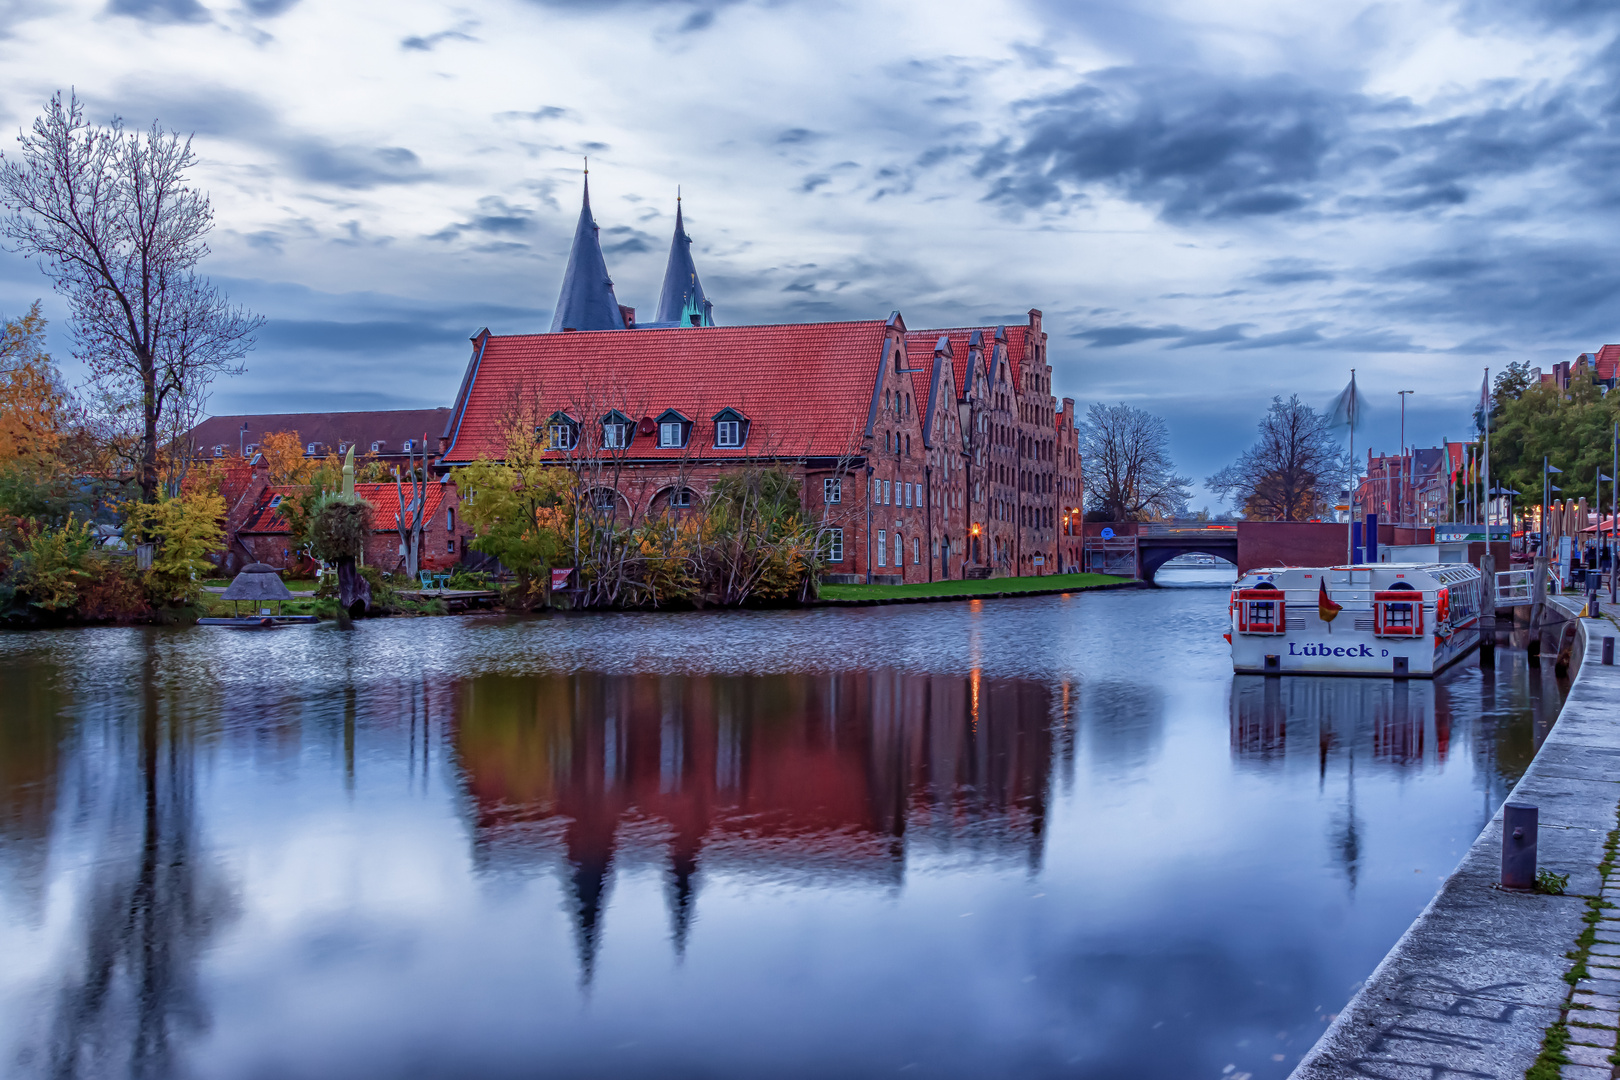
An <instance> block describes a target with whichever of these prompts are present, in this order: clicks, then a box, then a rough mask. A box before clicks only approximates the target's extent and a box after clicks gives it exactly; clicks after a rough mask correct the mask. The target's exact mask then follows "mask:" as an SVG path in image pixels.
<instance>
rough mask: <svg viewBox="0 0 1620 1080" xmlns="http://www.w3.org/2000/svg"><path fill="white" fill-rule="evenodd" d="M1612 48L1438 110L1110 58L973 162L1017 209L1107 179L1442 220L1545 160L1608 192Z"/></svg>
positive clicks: (1229, 199)
mask: <svg viewBox="0 0 1620 1080" xmlns="http://www.w3.org/2000/svg"><path fill="white" fill-rule="evenodd" d="M1611 52H1612V50H1611ZM1615 59H1616V58H1615V57H1614V56H1612V55H1611V56H1608V57H1604V58H1600V59H1599V61H1597V62H1595V63H1594V64H1593V66H1592V69H1591V70H1590V71H1588V72H1584V73H1582V76H1581V77H1580V78H1577V79H1571V80H1569V82H1568V83H1567V84H1565V85H1558V86H1552V87H1547V86H1542V85H1533V86H1519V85H1516V84H1512V83H1510V82H1501V83H1497V84H1490V85H1487V86H1486V87H1484V88H1483V89H1481V90H1480V91H1479V92H1478V93H1477V94H1476V95H1475V98H1474V99H1473V100H1471V101H1464V102H1462V103H1460V104H1455V105H1452V106H1450V107H1449V109H1448V111H1449V112H1450V113H1451V115H1446V116H1443V117H1439V118H1434V117H1431V116H1428V115H1424V114H1422V113H1420V110H1419V109H1418V108H1417V107H1416V106H1414V105H1413V104H1412V103H1411V102H1409V101H1406V100H1404V99H1375V98H1373V97H1370V96H1368V95H1366V94H1362V93H1359V92H1351V91H1338V90H1331V89H1325V88H1323V87H1320V86H1314V85H1311V84H1309V83H1306V82H1305V81H1303V80H1302V79H1300V78H1299V77H1296V76H1271V77H1267V78H1242V77H1222V76H1219V75H1215V74H1210V73H1207V72H1199V71H1174V72H1171V71H1163V70H1158V69H1148V68H1115V69H1112V70H1109V71H1105V72H1101V73H1099V74H1097V75H1095V76H1092V77H1090V78H1088V79H1087V81H1085V82H1083V83H1080V84H1078V85H1076V86H1074V87H1071V88H1069V89H1068V90H1065V91H1063V92H1061V93H1055V94H1050V95H1047V96H1044V97H1040V98H1035V99H1031V100H1028V101H1024V102H1021V103H1019V104H1018V105H1017V106H1016V107H1015V114H1016V118H1015V129H1016V130H1015V132H1014V133H1013V134H1009V135H1007V136H1005V137H1003V138H1002V139H1000V140H999V141H997V142H996V143H994V144H992V145H990V146H988V147H986V148H985V149H983V150H982V151H981V153H980V156H979V160H978V163H977V166H976V169H975V172H976V174H977V175H978V176H980V177H981V178H983V179H985V180H986V181H987V182H988V183H989V190H988V192H987V195H986V198H988V199H990V200H992V201H998V202H1002V203H1004V204H1006V205H1008V206H1011V207H1015V208H1039V207H1042V206H1047V205H1051V204H1059V205H1061V204H1062V203H1064V202H1065V201H1067V200H1070V199H1073V198H1075V197H1076V196H1077V195H1078V194H1079V193H1081V192H1083V191H1084V190H1085V189H1086V188H1088V187H1092V186H1098V187H1103V188H1106V189H1108V190H1111V191H1113V192H1116V193H1118V194H1119V195H1121V196H1123V197H1125V198H1127V199H1130V200H1132V201H1134V202H1138V203H1142V204H1144V205H1147V206H1151V207H1154V208H1155V209H1156V210H1157V211H1158V212H1159V213H1160V214H1161V215H1162V216H1163V217H1164V218H1166V219H1167V220H1171V221H1176V222H1191V221H1199V220H1202V221H1210V222H1213V221H1219V220H1222V219H1245V218H1264V217H1271V216H1277V215H1286V214H1292V213H1299V212H1304V211H1309V212H1312V213H1316V214H1327V215H1334V216H1341V217H1358V216H1365V215H1368V214H1420V215H1425V216H1435V215H1440V214H1444V213H1447V212H1451V211H1455V210H1457V209H1459V208H1461V207H1463V206H1465V205H1466V204H1468V203H1470V201H1471V200H1473V199H1474V198H1475V197H1476V195H1477V193H1478V192H1479V190H1480V189H1481V188H1482V187H1483V186H1486V185H1489V184H1490V183H1491V182H1493V181H1496V180H1499V179H1501V178H1504V177H1512V176H1519V175H1523V174H1526V173H1529V172H1531V171H1532V170H1549V169H1551V170H1560V171H1562V173H1563V175H1564V176H1565V178H1567V180H1568V181H1570V183H1569V184H1568V185H1567V189H1566V190H1565V191H1564V192H1561V194H1565V195H1566V196H1567V197H1584V198H1587V199H1592V198H1607V197H1608V192H1609V191H1610V190H1612V185H1610V183H1609V178H1610V177H1611V176H1612V174H1613V167H1614V166H1615V165H1616V164H1620V127H1617V125H1615V124H1614V122H1613V114H1614V112H1615V101H1616V100H1617V91H1620V83H1617V81H1616V73H1615V71H1614V63H1613V61H1614V60H1615Z"/></svg>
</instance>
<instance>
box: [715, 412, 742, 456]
mask: <svg viewBox="0 0 1620 1080" xmlns="http://www.w3.org/2000/svg"><path fill="white" fill-rule="evenodd" d="M747 438H748V420H747V418H746V417H744V416H743V414H742V413H740V412H738V411H737V410H736V409H721V410H720V411H719V412H717V413H715V414H714V445H715V446H718V447H720V448H721V449H726V450H735V449H737V448H739V447H741V446H742V444H743V443H744V441H746V440H747Z"/></svg>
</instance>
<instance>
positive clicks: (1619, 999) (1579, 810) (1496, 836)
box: [1293, 612, 1620, 1080]
mask: <svg viewBox="0 0 1620 1080" xmlns="http://www.w3.org/2000/svg"><path fill="white" fill-rule="evenodd" d="M1568 614H1571V615H1573V614H1574V613H1573V612H1568ZM1579 626H1580V630H1579V633H1578V635H1577V637H1576V643H1575V654H1576V657H1575V658H1576V659H1577V660H1578V661H1579V665H1580V666H1579V669H1578V671H1577V673H1576V676H1575V680H1574V682H1573V684H1572V685H1571V686H1570V689H1569V694H1568V696H1567V698H1566V699H1565V702H1564V706H1563V710H1562V712H1561V713H1560V715H1559V718H1558V722H1557V723H1556V724H1554V725H1553V728H1552V731H1551V732H1550V733H1549V734H1548V736H1547V739H1546V741H1545V742H1543V743H1542V746H1541V749H1540V751H1539V752H1538V753H1537V754H1536V757H1535V760H1534V761H1533V762H1532V763H1531V764H1530V767H1529V768H1528V769H1526V770H1525V774H1524V776H1523V778H1522V779H1520V781H1519V783H1518V785H1517V786H1516V787H1515V788H1514V789H1513V792H1512V794H1511V795H1509V796H1508V800H1507V801H1508V802H1513V803H1528V804H1531V805H1534V806H1537V807H1539V808H1540V835H1539V843H1538V848H1539V850H1538V863H1539V865H1540V866H1541V867H1542V868H1544V869H1547V870H1551V871H1552V872H1554V873H1557V874H1567V875H1569V878H1568V884H1567V886H1566V888H1565V892H1564V894H1563V895H1550V894H1547V893H1541V892H1536V893H1520V892H1508V891H1504V890H1503V889H1501V888H1499V887H1498V884H1497V883H1498V880H1499V879H1500V876H1501V857H1502V811H1501V810H1500V809H1498V810H1497V812H1496V816H1495V817H1493V818H1492V819H1491V822H1490V824H1489V825H1488V826H1486V828H1485V831H1484V832H1483V833H1481V834H1480V836H1479V839H1477V840H1476V841H1475V842H1474V844H1473V846H1472V847H1471V848H1469V850H1468V853H1467V855H1466V856H1464V858H1463V860H1462V863H1461V864H1460V865H1459V866H1458V867H1457V869H1456V870H1455V871H1453V872H1452V874H1451V876H1450V877H1448V878H1447V879H1446V881H1445V884H1444V885H1442V886H1441V888H1440V891H1439V893H1438V894H1436V896H1435V898H1434V899H1433V900H1432V901H1430V903H1429V906H1428V907H1427V908H1425V909H1424V911H1423V913H1422V914H1421V915H1419V916H1418V919H1417V921H1416V922H1414V923H1413V924H1412V926H1411V927H1410V928H1408V930H1407V931H1406V933H1405V934H1404V935H1403V936H1402V937H1401V939H1400V941H1398V942H1397V943H1396V944H1395V947H1394V949H1392V950H1391V951H1390V953H1389V955H1388V956H1386V957H1385V958H1384V960H1383V962H1382V963H1381V964H1379V965H1378V967H1377V969H1375V970H1374V971H1373V973H1372V975H1371V976H1370V977H1369V978H1368V979H1367V982H1366V983H1365V985H1364V986H1363V987H1362V989H1361V991H1360V993H1358V994H1357V995H1356V996H1355V997H1354V998H1353V999H1351V1001H1350V1003H1349V1004H1348V1005H1346V1006H1345V1008H1344V1011H1343V1012H1341V1013H1340V1014H1339V1016H1338V1018H1337V1019H1336V1020H1335V1021H1334V1022H1333V1024H1332V1026H1330V1027H1329V1028H1328V1030H1327V1031H1326V1032H1324V1033H1323V1035H1322V1038H1321V1039H1320V1040H1319V1041H1318V1042H1317V1044H1316V1045H1315V1046H1314V1047H1313V1048H1312V1049H1311V1051H1310V1053H1308V1054H1306V1055H1305V1058H1304V1060H1303V1061H1301V1062H1300V1064H1299V1066H1298V1067H1297V1068H1296V1069H1295V1070H1294V1072H1293V1080H1328V1078H1330V1077H1333V1078H1337V1077H1379V1078H1385V1080H1407V1078H1412V1080H1418V1078H1422V1080H1454V1078H1464V1077H1468V1078H1476V1077H1477V1078H1492V1080H1495V1078H1500V1080H1509V1078H1512V1080H1519V1078H1521V1077H1524V1076H1525V1075H1526V1073H1527V1072H1528V1073H1530V1075H1531V1080H1553V1078H1555V1077H1562V1078H1565V1080H1600V1078H1602V1080H1608V1078H1610V1077H1611V1076H1614V1075H1616V1072H1615V1066H1614V1063H1613V1061H1612V1059H1611V1054H1613V1052H1614V1047H1615V1040H1616V1029H1617V1027H1620V870H1616V869H1615V868H1614V862H1615V858H1616V856H1615V844H1616V838H1617V837H1620V833H1617V832H1616V824H1617V818H1616V814H1617V809H1620V667H1615V666H1604V665H1603V664H1602V663H1601V662H1600V661H1601V650H1602V641H1603V638H1604V637H1605V636H1610V637H1613V636H1617V631H1616V627H1615V624H1614V623H1612V622H1610V621H1609V620H1607V619H1586V620H1580V621H1579ZM1551 664H1552V658H1551V657H1549V658H1548V660H1547V666H1548V667H1551ZM1611 916H1613V918H1611ZM1531 1070H1534V1071H1533V1072H1532V1071H1531Z"/></svg>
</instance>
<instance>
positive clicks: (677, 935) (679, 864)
mask: <svg viewBox="0 0 1620 1080" xmlns="http://www.w3.org/2000/svg"><path fill="white" fill-rule="evenodd" d="M698 847H699V845H698V844H697V843H696V842H688V841H687V840H686V838H684V837H676V839H675V841H674V842H673V843H672V844H670V847H669V877H668V890H667V891H668V895H669V917H670V940H671V941H673V942H674V945H675V956H676V957H677V958H684V957H685V956H686V935H687V932H688V931H689V930H690V929H691V927H692V917H693V915H695V914H696V911H697V905H696V901H697V888H696V886H695V885H694V883H693V881H692V878H693V875H695V874H696V873H697V864H698V860H697V857H698Z"/></svg>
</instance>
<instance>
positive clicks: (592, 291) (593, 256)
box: [551, 176, 624, 334]
mask: <svg viewBox="0 0 1620 1080" xmlns="http://www.w3.org/2000/svg"><path fill="white" fill-rule="evenodd" d="M623 329H624V313H623V312H621V311H620V310H619V300H618V298H617V297H616V296H615V295H614V293H613V279H612V278H610V277H608V272H607V260H606V259H604V258H603V257H602V243H601V240H600V239H599V238H598V237H597V230H596V219H595V218H593V217H591V180H590V177H589V176H586V178H585V198H584V201H583V202H581V203H580V207H579V224H577V225H575V226H574V246H573V247H572V248H570V249H569V251H568V269H566V270H564V271H563V282H562V291H561V292H559V293H558V294H557V309H556V312H555V313H554V314H553V315H552V317H551V332H552V333H553V334H556V333H560V332H561V331H563V330H623Z"/></svg>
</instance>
